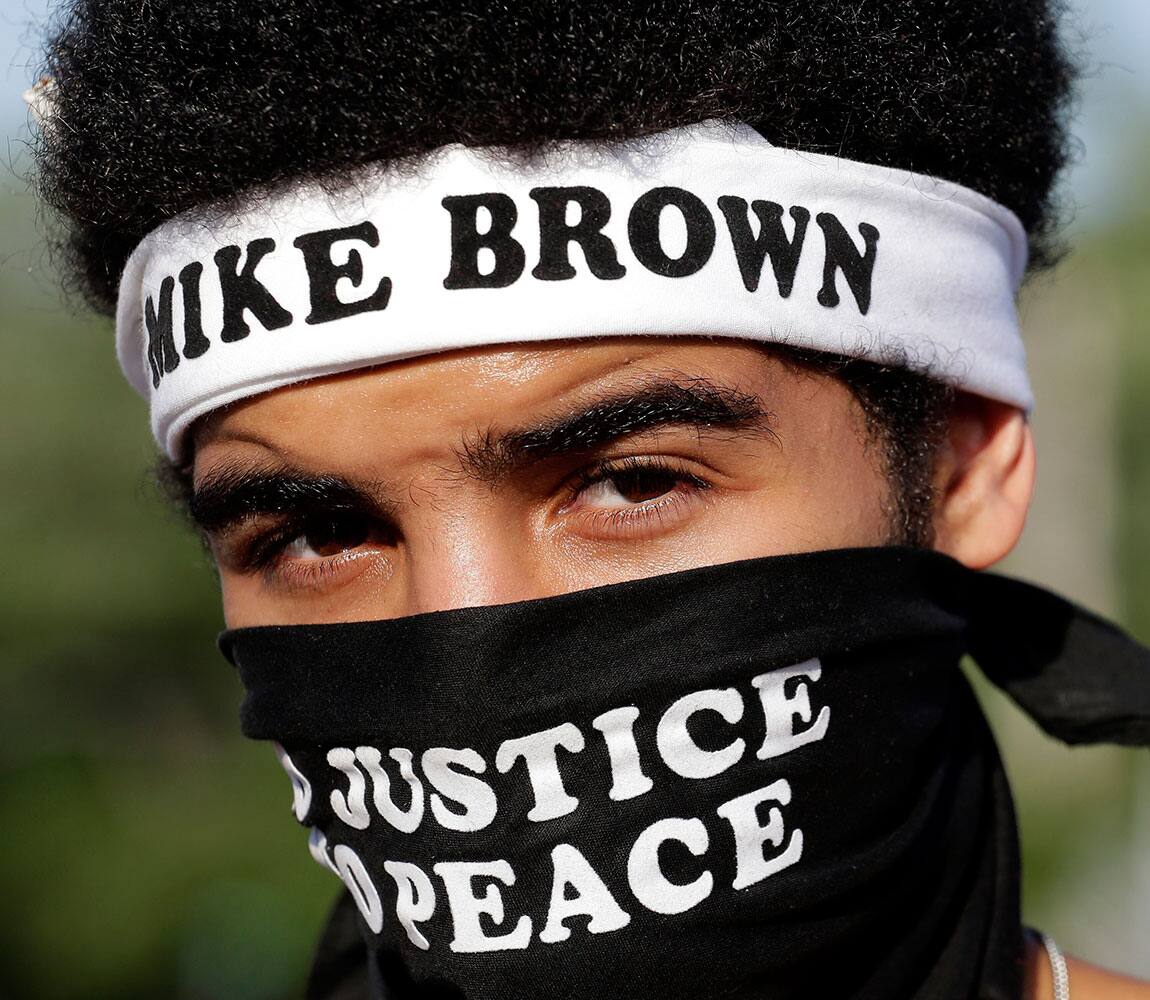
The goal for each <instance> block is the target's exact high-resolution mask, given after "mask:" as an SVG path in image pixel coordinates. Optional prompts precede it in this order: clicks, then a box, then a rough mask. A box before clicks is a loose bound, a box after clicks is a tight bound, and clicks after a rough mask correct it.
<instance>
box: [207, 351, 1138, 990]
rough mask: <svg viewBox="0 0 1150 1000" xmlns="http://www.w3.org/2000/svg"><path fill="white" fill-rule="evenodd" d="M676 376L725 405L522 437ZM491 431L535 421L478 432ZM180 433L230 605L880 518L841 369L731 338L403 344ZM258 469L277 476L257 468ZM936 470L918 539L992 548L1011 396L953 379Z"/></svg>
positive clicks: (393, 592)
mask: <svg viewBox="0 0 1150 1000" xmlns="http://www.w3.org/2000/svg"><path fill="white" fill-rule="evenodd" d="M676 386H679V387H687V388H688V389H690V390H693V391H695V392H696V394H699V393H702V395H704V396H706V394H707V393H717V394H718V395H719V396H720V397H721V398H722V399H723V401H724V405H728V408H730V404H731V403H732V400H733V401H735V403H736V404H737V405H735V406H734V409H735V410H740V408H741V410H740V412H742V413H743V418H744V419H743V420H742V421H741V422H739V423H738V424H737V426H720V424H722V423H723V421H722V420H719V419H718V418H717V416H716V415H715V414H712V415H711V416H712V417H713V418H714V419H711V420H706V419H704V420H702V421H701V422H699V421H696V422H687V423H683V422H674V421H671V422H663V423H660V424H659V426H653V427H652V426H647V427H642V428H639V429H637V430H634V431H633V432H631V433H622V434H619V435H616V436H614V437H612V438H611V439H609V440H599V441H597V442H596V443H595V444H594V445H593V446H592V447H581V446H580V447H570V446H571V445H579V444H580V441H581V440H583V439H581V438H579V436H578V435H574V440H567V441H565V442H563V443H565V445H567V447H564V448H560V449H558V450H555V449H551V452H553V453H551V452H549V453H548V454H547V455H545V456H541V455H540V454H538V453H537V451H538V446H539V442H540V441H541V440H543V439H544V438H545V437H546V435H541V434H540V433H539V428H541V427H542V428H546V427H553V426H554V425H555V424H556V422H561V421H563V420H565V419H568V418H570V417H571V416H572V415H574V414H577V413H580V412H584V411H586V410H587V409H588V408H589V407H594V406H595V404H596V403H597V401H601V400H603V399H614V400H618V399H620V398H623V399H626V398H628V397H635V396H641V395H643V394H650V393H651V392H652V391H654V392H656V394H657V393H659V392H662V394H663V397H664V399H665V398H666V397H667V394H668V391H669V390H668V387H670V392H671V394H672V396H673V393H674V387H676ZM748 401H750V402H748ZM697 403H698V400H697V399H696V400H695V404H694V405H695V409H696V410H697V409H698V406H697ZM719 409H721V407H719ZM756 409H761V411H762V412H761V414H759V415H758V416H755V415H753V414H748V413H747V412H745V411H748V410H756ZM696 416H698V414H696ZM727 416H728V417H729V416H730V414H729V413H728V414H727ZM728 423H729V422H728ZM509 432H517V436H516V437H513V438H511V439H510V440H512V441H513V442H514V441H518V442H519V444H520V445H522V444H523V442H528V444H529V445H530V444H531V442H534V445H531V446H530V447H527V448H526V449H522V448H521V449H520V450H521V451H523V452H524V453H523V454H519V453H517V452H516V450H515V449H514V448H510V447H504V448H502V449H500V448H499V447H495V446H494V445H495V443H498V442H499V441H500V440H503V441H504V444H506V443H507V439H506V435H507V434H508V433H509ZM532 434H534V436H532ZM501 436H503V437H502V438H501ZM552 443H554V442H552ZM193 444H194V469H193V472H194V480H195V485H196V491H197V501H195V502H193V514H196V515H198V516H199V519H200V521H201V526H202V527H204V528H205V529H206V533H207V535H208V537H209V540H210V544H211V547H212V551H213V554H214V557H215V559H216V563H217V566H218V568H219V575H220V581H221V585H222V590H223V601H224V612H225V617H226V620H227V623H228V625H229V626H230V627H241V626H248V625H267V624H291V623H302V622H337V621H353V620H371V619H379V618H391V617H399V616H405V615H412V614H418V613H421V612H427V611H436V610H444V609H451V608H459V607H464V606H471V605H485V604H496V603H503V602H508V601H516V600H523V599H527V598H534V597H544V596H550V595H555V594H559V593H564V592H568V591H572V590H578V589H583V588H586V587H591V586H596V585H600V584H606V583H614V582H620V581H623V580H628V579H634V578H639V577H645V576H651V575H654V574H659V573H666V572H670V571H674V570H679V569H687V568H691V567H695V566H701V565H709V564H714V563H720V562H726V561H731V560H734V559H743V558H750V557H757V556H769V555H779V554H784V553H791V552H802V551H810V550H816V549H827V548H839V547H848V546H866V545H882V544H887V543H889V542H890V541H891V539H892V523H893V517H892V511H893V509H894V505H893V503H892V497H891V493H890V488H889V485H888V481H887V476H886V472H885V470H884V468H883V462H882V459H881V452H880V449H879V448H878V446H877V444H876V442H875V441H873V440H871V439H870V438H869V437H868V434H867V431H866V426H865V422H864V420H863V415H862V413H861V411H860V409H859V407H858V404H857V403H856V402H855V400H854V398H853V396H852V395H851V393H850V391H849V390H848V389H847V388H846V387H845V386H844V385H843V384H842V383H840V382H838V381H837V380H835V379H833V378H831V377H829V376H826V375H816V374H812V373H810V372H808V371H805V370H799V369H796V368H795V367H794V366H792V365H789V364H787V363H785V362H784V361H782V360H780V359H779V358H777V357H776V356H774V355H772V354H771V353H770V352H769V350H764V349H763V348H762V347H761V346H759V345H754V344H750V343H745V342H738V341H722V340H711V339H705V338H687V337H679V338H639V337H620V338H597V339H593V340H588V341H565V342H555V343H548V344H532V345H518V346H508V345H497V346H491V347H484V348H476V349H468V350H461V351H452V352H447V353H443V354H438V355H431V356H425V357H419V358H414V359H411V360H408V361H403V362H397V363H393V364H389V365H386V366H382V367H379V368H375V369H368V370H359V371H355V372H352V373H349V374H346V375H339V376H333V377H330V378H325V379H318V380H314V381H311V382H308V383H301V384H298V385H293V386H288V387H286V388H282V389H278V390H276V391H274V392H271V393H268V394H266V395H263V396H259V397H256V398H253V399H249V400H245V401H242V402H240V403H237V404H234V405H232V406H230V407H228V408H226V409H224V410H221V411H219V412H217V413H215V414H213V415H211V416H209V417H208V418H205V419H204V420H202V421H201V422H200V423H199V424H198V425H197V427H196V428H195V430H194V436H193ZM485 445H486V447H485ZM532 448H536V449H537V451H536V452H533V451H532ZM652 463H654V464H656V465H657V466H662V467H663V471H652V470H651V469H650V465H651V464H652ZM268 474H273V476H272V479H273V480H274V481H276V482H279V483H280V485H279V486H277V487H275V488H274V489H269V488H267V481H268ZM284 474H289V476H290V480H289V481H290V482H291V483H294V484H295V485H294V486H290V487H287V488H285V487H283V478H282V477H283V475H284ZM277 476H278V477H280V478H279V479H278V480H276V479H275V477H277ZM335 481H338V484H339V486H338V489H333V486H332V484H333V482H335ZM253 483H257V484H258V483H263V484H264V485H262V486H259V487H258V488H256V487H254V486H253V485H252V484H253ZM934 485H935V491H936V498H935V506H934V542H933V544H934V546H935V548H937V549H939V550H940V551H942V552H945V553H947V554H949V555H952V556H954V557H955V558H956V559H959V560H960V561H961V562H963V563H965V564H966V565H969V566H971V567H974V568H983V567H987V566H990V565H992V564H993V563H995V562H997V561H998V560H999V559H1001V558H1002V557H1003V556H1005V555H1006V554H1007V553H1008V552H1009V551H1010V549H1011V548H1012V547H1013V546H1014V544H1015V543H1016V541H1017V540H1018V537H1019V534H1020V533H1021V531H1022V527H1023V523H1024V521H1025V517H1026V511H1027V507H1028V506H1029V503H1030V497H1031V492H1032V489H1033V485H1034V443H1033V438H1032V436H1031V432H1030V428H1029V426H1028V425H1027V423H1026V420H1025V418H1024V416H1023V415H1022V414H1021V413H1020V412H1019V411H1018V410H1017V409H1014V408H1012V407H1009V406H1006V405H1003V404H998V403H993V402H990V401H987V400H982V399H979V398H977V397H973V396H967V395H960V396H959V397H958V398H957V400H956V402H955V405H954V407H953V412H952V414H951V417H950V422H949V428H948V432H947V434H946V437H945V440H944V442H943V444H942V447H941V449H940V452H939V455H938V458H937V462H936V469H935V476H934ZM245 490H246V493H245V492H244V491H245ZM269 493H270V496H271V499H269ZM237 498H238V499H237ZM301 498H303V499H302V500H301ZM209 501H210V502H209ZM257 556H258V558H257ZM1027 976H1028V982H1027V992H1026V996H1027V997H1028V998H1035V1000H1037V998H1045V997H1048V996H1050V995H1051V993H1050V989H1051V986H1050V973H1049V970H1048V968H1047V965H1046V961H1045V956H1044V955H1043V954H1042V953H1041V952H1040V951H1038V950H1037V949H1035V948H1033V947H1031V948H1030V950H1029V953H1028V958H1027ZM1071 981H1072V988H1073V993H1074V996H1075V1000H1083V998H1086V1000H1110V998H1115V1000H1118V998H1123V1000H1136V998H1150V987H1148V986H1147V985H1146V984H1138V983H1135V982H1134V981H1132V980H1128V979H1125V978H1123V977H1118V976H1115V975H1113V974H1111V973H1108V972H1105V971H1104V970H1100V969H1097V968H1095V967H1093V966H1089V965H1087V964H1086V963H1082V962H1079V961H1076V960H1073V961H1072V965H1071Z"/></svg>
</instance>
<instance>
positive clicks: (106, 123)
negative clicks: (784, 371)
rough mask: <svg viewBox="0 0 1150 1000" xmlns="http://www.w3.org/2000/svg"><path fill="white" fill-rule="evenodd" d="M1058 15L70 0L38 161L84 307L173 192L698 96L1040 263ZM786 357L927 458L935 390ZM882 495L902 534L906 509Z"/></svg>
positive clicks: (565, 131)
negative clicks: (955, 194)
mask: <svg viewBox="0 0 1150 1000" xmlns="http://www.w3.org/2000/svg"><path fill="white" fill-rule="evenodd" d="M1062 16H1063V10H1062V4H1061V0H1009V2H1007V0H961V2H956V0H869V2H865V3H864V2H860V0H657V2H655V0H647V2H638V0H614V2H611V3H600V2H587V3H580V2H572V0H562V2H560V0H537V2H533V3H523V4H513V3H508V2H506V0H484V2H476V0H452V2H451V3H450V4H445V3H441V2H432V0H356V2H327V3H318V2H316V0H274V2H272V0H181V2H178V3H177V2H170V0H169V2H163V0H70V2H69V3H68V4H67V5H66V7H65V8H64V11H63V13H62V15H61V21H60V24H59V27H58V30H57V31H56V33H55V34H54V36H53V37H52V39H51V40H50V41H49V43H48V49H47V55H46V62H45V67H44V72H45V74H46V75H48V76H50V77H52V79H53V80H54V91H53V100H54V102H55V115H56V117H55V118H54V122H55V123H56V124H54V125H53V126H52V127H49V128H46V129H43V130H41V134H40V136H39V139H38V143H37V164H38V173H37V184H38V189H39V192H40V195H41V197H42V199H43V200H44V201H45V202H46V203H47V204H48V205H49V206H50V207H51V208H53V209H55V210H56V212H57V213H58V214H59V215H60V216H61V218H62V219H63V220H64V225H65V232H64V234H63V238H62V240H61V246H62V249H63V252H64V256H65V264H66V267H67V271H68V274H69V275H70V279H69V280H70V283H71V284H72V285H74V286H76V287H78V288H79V289H80V290H82V292H83V293H84V294H85V295H86V297H87V299H88V300H89V301H90V302H91V303H92V305H93V306H94V307H95V308H97V309H98V310H101V311H104V312H110V311H111V310H112V308H113V305H114V300H115V292H116V284H117V281H118V278H119V274H120V272H121V270H122V268H123V265H124V261H125V259H126V258H127V256H128V254H129V253H130V252H131V250H132V249H133V247H134V246H135V245H136V243H137V242H138V241H139V240H140V238H141V237H142V236H143V235H144V234H145V233H147V232H148V231H149V230H150V229H152V228H153V227H155V226H156V225H158V224H159V223H161V222H163V221H164V220H165V219H167V218H170V217H171V216H173V215H176V214H178V213H179V212H181V211H183V210H185V209H188V208H190V207H192V206H194V205H197V204H201V203H204V202H212V201H223V200H227V199H229V198H230V197H232V196H234V195H236V194H238V193H240V192H242V191H244V190H246V189H250V188H253V187H258V186H264V185H275V184H277V183H280V182H286V181H288V180H291V179H296V178H300V177H318V178H321V179H324V180H327V181H329V182H330V179H331V178H333V177H335V178H338V176H339V174H340V172H341V171H342V170H346V168H347V167H349V166H351V165H354V164H360V163H363V162H367V161H373V160H390V159H395V158H399V157H403V156H407V155H410V154H413V153H419V152H422V151H425V150H429V149H433V148H435V147H438V146H441V145H443V144H445V143H449V142H463V143H466V144H469V145H510V146H516V147H520V148H523V149H525V150H530V149H531V148H533V147H536V146H538V145H540V144H541V143H543V142H546V141H548V140H553V139H560V138H582V139H618V138H628V137H634V136H638V135H642V134H645V133H648V132H654V131H659V130H662V129H665V128H669V127H673V126H678V125H685V124H690V123H693V122H697V121H702V120H704V119H708V118H721V119H728V120H740V121H744V122H747V123H749V124H750V125H752V126H753V127H754V128H756V129H757V130H758V131H759V132H761V133H762V134H763V135H764V136H766V137H767V138H768V139H770V140H771V141H772V142H774V143H776V144H779V145H785V146H789V147H792V148H797V149H803V150H810V151H818V152H824V153H831V154H834V155H840V156H845V157H849V158H852V159H856V160H863V161H867V162H870V163H877V164H884V165H890V166H896V167H902V168H905V169H910V170H915V171H918V172H921V173H926V174H931V175H935V176H938V177H943V178H946V179H948V180H952V181H957V182H958V183H961V184H964V185H967V186H968V187H972V188H974V189H976V190H978V191H981V192H982V193H983V194H986V195H988V196H989V197H991V198H993V199H995V200H997V201H999V202H1002V203H1003V204H1005V205H1007V206H1008V207H1009V208H1011V209H1013V210H1014V212H1015V213H1016V214H1017V215H1018V216H1019V218H1020V219H1021V220H1022V223H1023V225H1024V226H1025V227H1026V229H1027V231H1028V233H1029V234H1030V241H1031V257H1032V266H1043V265H1045V264H1048V263H1050V262H1051V261H1052V260H1053V259H1054V257H1055V256H1056V247H1055V245H1054V237H1055V229H1056V221H1057V220H1056V218H1055V216H1056V211H1055V205H1056V203H1055V200H1054V198H1053V196H1052V192H1053V189H1054V185H1055V181H1056V179H1057V176H1058V174H1059V172H1060V170H1061V169H1062V167H1063V165H1064V163H1065V161H1066V158H1067V133H1066V124H1065V119H1066V113H1067V107H1068V103H1069V100H1070V96H1071V92H1072V84H1073V78H1074V68H1073V65H1072V61H1071V59H1070V58H1069V57H1068V55H1067V53H1066V51H1065V49H1064V47H1063V45H1062V42H1061V40H1060V36H1059V32H1058V24H1059V21H1060V19H1061V17H1062ZM796 358H797V356H796ZM800 360H804V361H805V362H809V363H812V364H814V365H815V366H816V367H819V366H822V367H823V368H824V369H827V370H830V369H833V370H834V372H835V373H836V374H837V376H838V377H842V378H843V379H844V380H845V381H847V383H848V384H850V385H851V386H852V388H854V389H855V390H856V396H858V397H859V398H860V402H862V403H863V407H864V411H865V412H867V414H868V419H871V418H872V417H873V420H872V423H874V424H875V426H877V427H878V428H879V429H880V430H884V432H885V433H884V438H885V440H886V445H887V448H886V452H887V456H888V464H890V465H891V469H892V472H893V473H894V475H895V480H896V486H897V487H898V488H899V489H901V490H902V492H903V493H908V492H909V494H911V495H916V496H922V495H923V492H924V484H923V482H922V481H921V476H922V475H923V474H924V473H923V469H924V468H925V469H926V473H925V474H926V475H927V476H928V478H929V464H930V463H929V462H927V463H924V462H923V461H917V463H915V462H912V463H911V464H910V465H907V463H906V456H907V455H919V456H922V455H923V454H926V453H927V452H928V451H929V449H930V447H931V446H932V445H931V443H932V441H935V440H937V435H938V433H939V430H938V429H939V414H940V413H941V412H942V410H944V409H945V407H946V406H947V405H948V399H949V397H948V395H947V390H945V389H944V388H943V387H941V386H940V385H938V384H937V383H935V382H933V381H931V380H929V379H924V378H922V377H920V376H914V375H911V374H909V373H907V372H905V371H901V370H893V369H881V368H880V367H879V366H871V365H866V364H864V363H862V362H850V363H840V362H837V361H835V360H834V359H826V358H822V359H818V358H812V357H807V358H805V359H800ZM860 392H861V393H862V395H860ZM899 435H901V436H902V439H901V440H895V438H896V437H898V436H899ZM907 435H909V438H908V437H907ZM900 463H901V465H900ZM927 492H929V491H927ZM899 502H900V503H905V502H907V501H906V497H902V498H901V499H900V501H899ZM914 503H918V501H914ZM920 506H921V505H920ZM900 517H901V520H902V521H903V522H904V525H910V526H911V528H908V530H909V531H910V535H911V537H917V536H916V532H917V531H918V529H917V528H913V525H914V524H920V523H923V511H922V510H917V513H916V511H915V510H903V511H902V512H901V514H900Z"/></svg>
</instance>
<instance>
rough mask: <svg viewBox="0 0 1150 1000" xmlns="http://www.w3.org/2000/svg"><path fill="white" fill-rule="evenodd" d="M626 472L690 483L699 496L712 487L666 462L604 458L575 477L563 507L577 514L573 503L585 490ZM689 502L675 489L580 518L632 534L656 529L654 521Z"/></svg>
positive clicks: (701, 479) (661, 518)
mask: <svg viewBox="0 0 1150 1000" xmlns="http://www.w3.org/2000/svg"><path fill="white" fill-rule="evenodd" d="M627 473H633V474H634V473H639V474H645V475H650V476H666V477H667V479H669V480H672V481H673V482H674V483H676V484H680V483H687V484H688V485H689V487H690V490H691V491H692V492H694V493H696V494H699V493H703V492H704V491H706V490H709V489H710V488H711V484H710V483H709V482H707V480H705V479H703V478H701V477H699V476H697V475H695V474H694V473H692V472H690V471H688V470H687V469H686V468H684V467H683V466H681V465H679V464H676V463H673V462H669V461H667V460H666V459H653V458H644V457H640V456H626V457H624V458H616V459H603V460H602V461H599V462H595V463H594V464H592V465H590V466H587V467H585V468H583V469H580V470H579V471H578V472H577V473H576V474H575V478H574V479H573V481H572V482H571V484H570V486H569V487H568V490H569V495H570V499H569V500H568V501H567V502H566V503H565V504H564V505H563V508H562V509H563V510H570V511H571V512H572V513H574V512H575V509H574V508H572V507H571V503H572V502H573V501H575V500H577V499H578V497H579V496H580V494H582V492H583V491H584V490H586V489H588V488H589V487H591V486H595V485H598V484H599V483H602V482H604V481H606V480H610V479H612V478H615V477H618V476H622V475H625V474H627ZM688 502H690V501H689V494H688V493H686V492H684V491H682V490H677V489H674V488H672V489H670V490H668V491H667V492H666V493H663V494H660V495H659V496H657V497H655V498H654V499H652V500H650V501H647V502H644V503H636V504H634V505H632V506H628V507H619V508H617V509H615V510H603V509H599V510H588V511H584V512H582V514H581V515H580V516H582V517H585V518H588V519H591V520H594V521H597V522H599V524H601V525H606V526H608V527H609V528H611V529H612V530H617V531H624V532H631V531H634V530H643V529H646V528H650V527H653V526H654V525H652V524H651V522H652V521H657V522H659V523H661V522H662V520H663V518H664V517H665V516H666V515H668V514H670V513H672V512H673V511H674V510H675V509H676V508H678V507H681V506H682V505H683V504H685V503H688Z"/></svg>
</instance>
